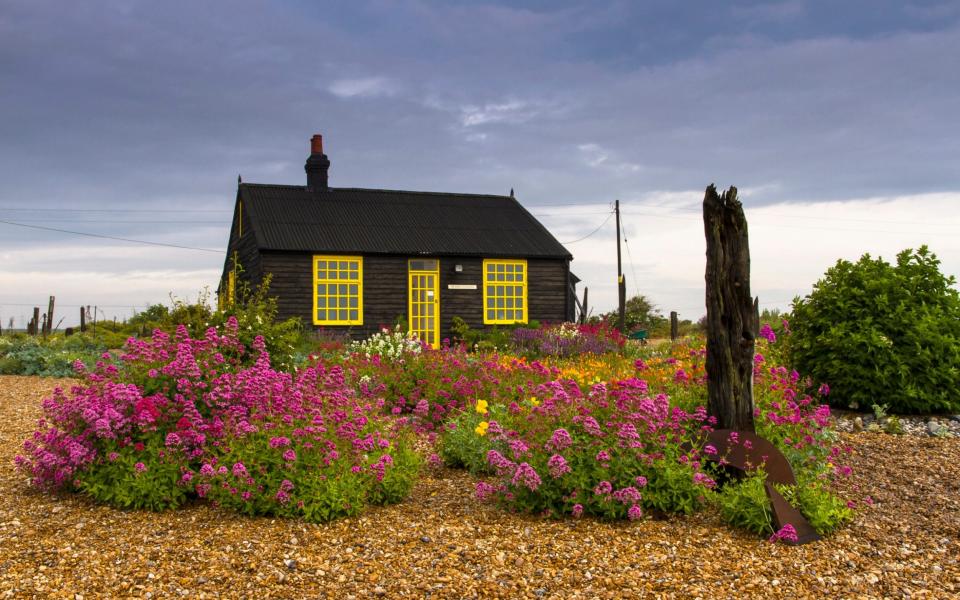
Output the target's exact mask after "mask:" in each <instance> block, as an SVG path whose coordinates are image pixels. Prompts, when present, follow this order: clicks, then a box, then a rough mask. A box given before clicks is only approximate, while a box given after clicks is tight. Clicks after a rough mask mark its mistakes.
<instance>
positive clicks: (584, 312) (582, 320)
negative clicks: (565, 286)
mask: <svg viewBox="0 0 960 600" xmlns="http://www.w3.org/2000/svg"><path fill="white" fill-rule="evenodd" d="M589 290H590V288H588V287H586V286H584V288H583V306H582V307H581V308H580V324H581V325H583V324H584V323H586V322H587V292H588V291H589Z"/></svg>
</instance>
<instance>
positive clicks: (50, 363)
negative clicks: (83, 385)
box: [0, 334, 107, 377]
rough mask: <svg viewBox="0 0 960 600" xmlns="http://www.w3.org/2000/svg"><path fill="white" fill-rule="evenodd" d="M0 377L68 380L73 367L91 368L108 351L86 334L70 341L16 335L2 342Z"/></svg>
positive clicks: (76, 336) (99, 342)
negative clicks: (79, 364) (80, 363)
mask: <svg viewBox="0 0 960 600" xmlns="http://www.w3.org/2000/svg"><path fill="white" fill-rule="evenodd" d="M2 339H3V342H2V344H0V374H2V375H39V376H42V377H71V376H73V375H74V369H73V364H74V362H76V361H78V360H79V361H81V362H83V363H84V364H85V365H87V366H90V367H92V366H93V365H94V364H95V363H96V362H97V360H99V359H100V356H101V355H102V354H103V352H105V351H106V349H107V347H106V346H105V345H104V344H103V343H102V342H101V341H99V340H96V339H94V338H93V337H91V336H89V335H87V334H77V335H73V336H70V337H66V336H63V335H61V334H54V335H51V336H49V337H47V338H43V337H35V336H28V335H22V334H17V335H15V336H11V337H8V338H2Z"/></svg>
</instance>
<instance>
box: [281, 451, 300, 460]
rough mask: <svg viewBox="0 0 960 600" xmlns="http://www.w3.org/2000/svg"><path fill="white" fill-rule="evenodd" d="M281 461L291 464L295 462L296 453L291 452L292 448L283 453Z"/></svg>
mask: <svg viewBox="0 0 960 600" xmlns="http://www.w3.org/2000/svg"><path fill="white" fill-rule="evenodd" d="M283 460H285V461H287V462H293V461H295V460H297V453H296V452H294V451H293V448H290V449H288V450H287V451H286V452H284V453H283Z"/></svg>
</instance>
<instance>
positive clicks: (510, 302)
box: [504, 298, 513, 308]
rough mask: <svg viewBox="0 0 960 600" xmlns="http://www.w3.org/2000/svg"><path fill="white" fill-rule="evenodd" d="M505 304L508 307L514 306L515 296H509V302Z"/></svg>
mask: <svg viewBox="0 0 960 600" xmlns="http://www.w3.org/2000/svg"><path fill="white" fill-rule="evenodd" d="M504 306H506V307H507V308H513V298H507V303H506V304H505V305H504Z"/></svg>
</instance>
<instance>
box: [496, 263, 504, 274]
mask: <svg viewBox="0 0 960 600" xmlns="http://www.w3.org/2000/svg"><path fill="white" fill-rule="evenodd" d="M504 270H505V266H504V265H502V264H501V265H497V273H503V271H504Z"/></svg>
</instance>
